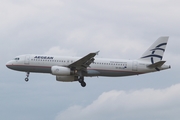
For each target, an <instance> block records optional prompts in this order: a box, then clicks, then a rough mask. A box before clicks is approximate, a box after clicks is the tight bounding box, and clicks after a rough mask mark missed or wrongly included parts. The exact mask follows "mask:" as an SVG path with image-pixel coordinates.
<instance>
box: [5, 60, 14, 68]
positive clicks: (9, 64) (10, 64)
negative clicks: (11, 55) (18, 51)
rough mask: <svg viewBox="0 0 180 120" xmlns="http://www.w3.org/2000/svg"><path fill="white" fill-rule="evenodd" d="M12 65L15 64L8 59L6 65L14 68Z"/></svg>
mask: <svg viewBox="0 0 180 120" xmlns="http://www.w3.org/2000/svg"><path fill="white" fill-rule="evenodd" d="M12 66H13V63H12V61H8V62H7V63H6V67H7V68H10V69H12Z"/></svg>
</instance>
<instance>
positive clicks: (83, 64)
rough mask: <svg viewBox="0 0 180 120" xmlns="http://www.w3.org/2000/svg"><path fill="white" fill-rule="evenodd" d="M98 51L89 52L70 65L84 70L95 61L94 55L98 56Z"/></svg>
mask: <svg viewBox="0 0 180 120" xmlns="http://www.w3.org/2000/svg"><path fill="white" fill-rule="evenodd" d="M98 53H99V51H98V52H95V53H89V54H88V55H86V56H84V57H83V58H81V59H79V60H77V61H75V62H74V63H72V64H70V65H69V66H68V67H69V68H75V69H79V70H83V69H86V68H87V67H89V65H90V64H91V63H93V62H94V60H95V59H94V56H96V55H97V54H98Z"/></svg>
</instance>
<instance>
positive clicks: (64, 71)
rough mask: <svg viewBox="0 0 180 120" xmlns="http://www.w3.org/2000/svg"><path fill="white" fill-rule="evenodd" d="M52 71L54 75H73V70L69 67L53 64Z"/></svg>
mask: <svg viewBox="0 0 180 120" xmlns="http://www.w3.org/2000/svg"><path fill="white" fill-rule="evenodd" d="M51 73H52V74H53V75H57V76H58V75H59V76H67V75H71V74H72V73H71V70H70V69H69V68H67V67H61V66H52V67H51Z"/></svg>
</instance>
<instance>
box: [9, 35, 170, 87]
mask: <svg viewBox="0 0 180 120" xmlns="http://www.w3.org/2000/svg"><path fill="white" fill-rule="evenodd" d="M168 39H169V37H168V36H163V37H159V38H158V39H157V40H156V41H155V42H154V44H152V45H151V46H150V47H149V48H148V49H147V50H146V51H145V53H144V54H143V55H142V56H141V57H140V58H138V59H135V60H124V59H103V58H95V56H96V55H97V54H98V53H99V51H98V52H92V53H89V54H87V55H86V56H84V57H81V58H79V57H63V56H53V55H35V54H26V55H20V56H17V57H15V58H14V59H13V60H11V61H9V62H7V63H6V66H7V67H8V68H10V69H12V70H16V71H22V72H26V73H27V74H26V78H25V81H26V82H27V81H28V80H29V74H30V72H35V73H50V74H52V75H55V76H56V80H57V81H62V82H73V81H79V83H80V84H81V86H82V87H85V86H86V83H85V81H84V77H95V76H106V77H120V76H131V75H139V74H145V73H150V72H157V71H161V70H165V69H169V68H171V66H170V65H165V64H164V63H165V62H166V61H163V60H162V59H163V54H164V52H165V49H166V45H167V42H168Z"/></svg>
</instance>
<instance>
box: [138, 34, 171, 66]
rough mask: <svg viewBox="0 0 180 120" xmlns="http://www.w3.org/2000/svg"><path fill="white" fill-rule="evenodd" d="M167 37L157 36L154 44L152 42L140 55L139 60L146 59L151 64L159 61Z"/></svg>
mask: <svg viewBox="0 0 180 120" xmlns="http://www.w3.org/2000/svg"><path fill="white" fill-rule="evenodd" d="M168 39H169V37H168V36H164V37H160V38H158V39H157V40H156V41H155V42H154V44H152V45H151V47H150V48H149V49H148V50H147V51H146V52H145V53H144V54H143V55H142V57H141V58H140V60H144V61H148V62H150V63H152V64H154V63H156V62H159V61H161V60H162V58H163V55H164V52H165V49H166V45H167V42H168Z"/></svg>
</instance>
